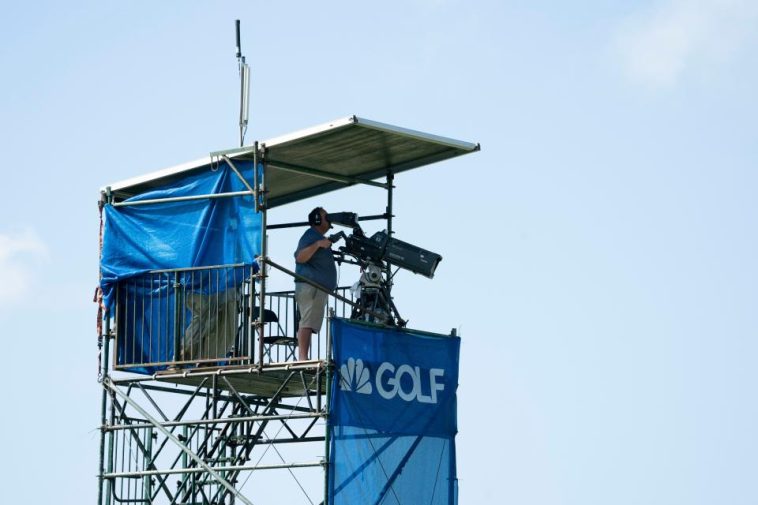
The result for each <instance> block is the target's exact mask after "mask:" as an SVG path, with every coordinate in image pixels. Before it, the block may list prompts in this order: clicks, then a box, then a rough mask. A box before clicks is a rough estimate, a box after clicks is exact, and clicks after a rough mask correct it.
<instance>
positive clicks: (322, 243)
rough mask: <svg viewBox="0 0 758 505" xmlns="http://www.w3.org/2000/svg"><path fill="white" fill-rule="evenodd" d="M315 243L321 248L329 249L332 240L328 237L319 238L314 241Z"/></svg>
mask: <svg viewBox="0 0 758 505" xmlns="http://www.w3.org/2000/svg"><path fill="white" fill-rule="evenodd" d="M316 243H317V244H318V246H319V247H321V248H322V249H329V248H330V247H332V241H331V240H329V239H328V238H325V239H321V240H319V241H318V242H316Z"/></svg>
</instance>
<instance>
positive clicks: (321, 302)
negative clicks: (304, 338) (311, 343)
mask: <svg viewBox="0 0 758 505" xmlns="http://www.w3.org/2000/svg"><path fill="white" fill-rule="evenodd" d="M328 297H329V295H327V294H326V293H324V292H323V291H321V290H320V289H316V288H314V287H313V286H311V285H310V284H308V283H306V282H298V283H296V284H295V301H296V302H297V307H298V309H299V310H300V327H301V328H311V329H312V330H313V333H318V332H319V331H320V330H321V324H322V323H323V322H324V312H325V309H326V300H327V298H328Z"/></svg>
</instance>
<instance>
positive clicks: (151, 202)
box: [98, 116, 479, 505]
mask: <svg viewBox="0 0 758 505" xmlns="http://www.w3.org/2000/svg"><path fill="white" fill-rule="evenodd" d="M478 149H479V145H478V144H473V143H469V142H462V141H457V140H453V139H449V138H444V137H440V136H436V135H430V134H426V133H421V132H417V131H412V130H408V129H405V128H399V127H396V126H392V125H388V124H383V123H379V122H376V121H371V120H367V119H363V118H359V117H356V116H350V117H347V118H344V119H340V120H336V121H332V122H330V123H327V124H323V125H319V126H316V127H313V128H309V129H306V130H301V131H298V132H295V133H293V134H290V135H285V136H282V137H277V138H275V139H271V140H267V141H262V142H254V143H253V144H252V145H250V146H243V147H240V148H235V149H229V150H224V151H218V152H213V153H211V154H210V155H209V156H208V157H206V158H203V159H201V160H197V161H194V162H191V163H187V164H184V165H180V166H177V167H174V168H170V169H167V170H163V171H160V172H155V173H152V174H148V175H145V176H141V177H136V178H134V179H130V180H127V181H123V182H120V183H115V184H111V185H109V186H106V187H104V188H102V190H101V212H103V211H104V210H105V216H106V219H105V220H106V223H105V237H104V236H103V228H102V227H101V244H102V240H103V239H104V240H105V241H106V247H110V248H111V250H113V249H114V248H115V249H118V247H120V245H119V243H118V241H117V240H116V239H115V238H111V239H110V240H111V243H110V244H107V241H108V240H109V237H108V232H109V229H108V224H109V223H108V220H109V219H115V217H114V216H116V215H117V214H118V213H122V212H126V211H127V209H130V208H132V209H136V208H140V209H154V208H161V206H166V205H174V206H181V205H188V204H191V203H192V202H210V201H220V200H227V201H238V202H246V203H245V205H244V206H243V207H235V208H233V209H232V212H238V213H248V214H254V215H255V221H252V222H253V225H254V226H255V227H256V229H257V232H256V234H254V235H252V236H251V237H247V238H245V240H248V239H249V240H248V241H252V242H254V246H255V252H256V255H255V257H254V258H247V260H244V259H243V260H242V261H239V262H223V263H218V264H213V263H209V262H207V261H206V262H201V263H202V264H181V265H168V266H167V265H164V264H160V265H156V266H157V267H156V268H142V269H135V270H134V271H132V272H130V273H129V274H128V275H123V276H121V277H118V278H117V279H115V280H114V281H113V282H112V283H110V284H108V287H107V289H106V290H105V291H106V292H105V293H102V294H103V296H101V297H100V299H101V310H102V312H101V315H100V317H99V320H100V322H101V328H100V330H99V335H98V337H99V338H98V343H99V346H100V349H101V351H100V355H101V363H100V365H99V377H98V380H99V382H100V383H101V384H102V388H103V389H102V399H101V426H100V432H101V443H100V454H99V471H98V505H116V504H171V505H180V504H181V505H190V504H193V505H194V504H197V505H201V504H203V505H205V504H208V505H209V504H235V503H238V502H239V503H244V504H251V503H256V504H258V503H279V502H282V503H285V502H286V503H312V504H313V503H330V504H331V503H336V502H335V501H334V496H330V472H331V471H332V470H331V469H333V468H334V461H332V459H331V455H330V440H329V437H330V429H329V427H330V415H331V408H330V398H331V396H330V392H331V391H332V388H333V386H334V382H335V380H340V379H338V378H336V376H335V368H337V367H339V366H340V364H339V363H336V364H335V362H334V361H333V349H332V345H333V342H332V335H331V332H330V325H329V324H327V325H326V327H325V330H324V331H322V332H320V333H319V334H318V335H316V336H315V337H314V340H313V344H312V346H311V355H310V359H309V360H307V361H298V360H297V359H296V358H297V356H296V347H297V339H296V338H295V337H296V334H297V328H298V308H297V304H296V301H295V298H294V293H293V292H292V291H277V292H270V291H269V290H267V277H268V276H269V274H270V273H271V270H270V269H271V268H273V269H274V270H275V271H277V272H281V273H282V274H283V275H285V276H290V277H293V278H298V279H299V280H301V281H307V280H306V279H303V278H299V276H298V275H297V274H295V273H294V272H292V271H290V270H289V269H288V268H286V267H285V266H283V265H282V264H281V263H282V262H280V261H277V260H274V259H272V258H270V257H269V255H268V243H267V241H268V231H269V230H274V229H277V228H284V227H295V226H300V227H305V226H307V223H302V222H298V223H284V224H273V225H272V224H269V223H268V220H267V212H268V210H270V209H272V208H274V207H277V206H282V205H287V204H290V203H294V202H297V201H300V200H302V199H305V198H308V197H312V196H316V195H320V194H323V193H327V192H330V191H334V190H338V189H341V188H345V187H349V186H353V185H367V186H371V187H375V188H378V189H380V190H383V192H384V193H385V199H384V201H385V209H384V211H383V212H380V213H378V214H376V215H372V216H364V217H362V218H360V219H361V220H382V221H384V222H385V229H386V230H387V235H388V236H390V237H391V236H392V233H393V232H392V227H393V218H394V215H393V188H394V179H395V175H396V174H397V173H400V172H403V171H406V170H410V169H413V168H417V167H421V166H424V165H427V164H430V163H434V162H437V161H442V160H446V159H449V158H453V157H456V156H460V155H462V154H467V153H471V152H474V151H477V150H478ZM222 167H223V168H224V169H225V170H227V171H228V172H229V174H231V176H230V177H231V179H233V180H232V182H229V183H228V185H226V186H223V185H217V186H215V187H214V188H215V189H214V190H212V191H205V192H203V191H200V192H197V191H195V192H194V193H193V194H179V193H176V192H172V191H168V192H163V193H161V192H160V190H161V189H162V188H166V187H169V186H170V185H171V184H173V183H177V182H181V181H187V180H194V179H192V178H193V177H196V176H197V177H201V176H202V175H203V174H212V173H216V172H217V171H219V170H220V168H222ZM156 195H158V196H156ZM109 212H110V214H109ZM170 214H171V213H170V212H169V213H168V214H166V215H170ZM235 219H236V218H235ZM240 226H241V225H240ZM226 233H229V232H228V230H227V231H226ZM239 233H243V232H239ZM135 240H136V239H135ZM145 249H146V250H147V251H150V246H149V245H147V246H145ZM251 259H252V260H254V261H251ZM269 267H270V268H269ZM391 269H392V261H391V260H389V261H387V262H386V264H385V265H384V271H383V276H384V281H385V282H386V285H387V286H388V289H389V288H391V286H392V275H393V274H392V271H391ZM317 287H318V286H317ZM328 307H329V310H328V312H329V317H330V318H335V319H336V318H346V319H349V318H350V315H351V314H354V312H353V310H354V309H355V307H356V300H355V299H354V298H353V296H352V294H351V291H350V290H349V289H347V288H344V287H340V288H338V289H337V290H336V291H334V292H331V293H330V298H329V303H328ZM369 312H370V310H369ZM364 313H365V311H364ZM397 331H402V330H400V329H397ZM351 373H352V369H351ZM342 379H343V380H344V375H343V376H342ZM415 443H416V444H418V441H416V442H415ZM414 448H415V446H414ZM453 457H454V454H453ZM269 472H276V473H285V474H288V475H289V476H290V477H292V480H291V482H292V484H291V485H287V486H279V487H273V484H271V483H272V482H278V481H276V480H274V479H270V478H268V477H267V475H270V473H269ZM398 472H399V470H398ZM390 473H391V472H390ZM387 477H388V479H389V480H388V482H389V484H388V485H387V486H386V487H387V489H384V490H383V491H382V493H381V496H382V497H385V496H390V494H388V493H391V494H392V495H393V496H394V497H393V498H392V499H393V500H395V501H382V500H384V499H385V498H380V499H378V500H377V501H376V503H410V502H409V501H408V500H405V501H403V500H401V498H400V497H399V496H398V494H397V493H396V492H395V491H394V490H392V486H391V482H392V479H394V478H396V477H397V476H396V475H394V476H393V475H388V476H387ZM351 478H355V477H351ZM451 500H452V499H451ZM449 503H453V501H450V502H449Z"/></svg>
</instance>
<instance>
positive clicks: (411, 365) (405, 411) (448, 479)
mask: <svg viewBox="0 0 758 505" xmlns="http://www.w3.org/2000/svg"><path fill="white" fill-rule="evenodd" d="M331 335H332V342H333V349H334V362H335V365H336V371H335V380H334V384H333V389H332V402H331V412H330V418H329V420H330V436H331V440H332V443H331V456H330V462H331V473H330V479H329V481H330V503H331V504H332V505H341V504H347V503H372V504H394V503H398V504H399V503H432V504H448V505H449V504H454V503H455V502H456V494H457V493H456V485H457V483H456V478H455V434H456V432H457V423H456V415H457V414H456V390H457V387H458V358H459V350H460V339H459V338H457V337H450V336H443V335H431V334H426V333H421V332H414V331H410V330H402V329H395V328H384V327H379V326H374V325H367V324H362V323H358V322H354V321H349V320H345V319H336V318H335V319H332V320H331Z"/></svg>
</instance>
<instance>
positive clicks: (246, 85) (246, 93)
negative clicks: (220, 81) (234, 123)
mask: <svg viewBox="0 0 758 505" xmlns="http://www.w3.org/2000/svg"><path fill="white" fill-rule="evenodd" d="M235 25H236V28H237V65H238V67H239V76H240V122H239V127H240V147H242V146H243V145H245V133H246V132H247V120H248V113H249V111H250V67H249V66H248V64H247V63H245V57H244V56H242V45H241V44H240V20H239V19H238V20H236V21H235Z"/></svg>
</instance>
